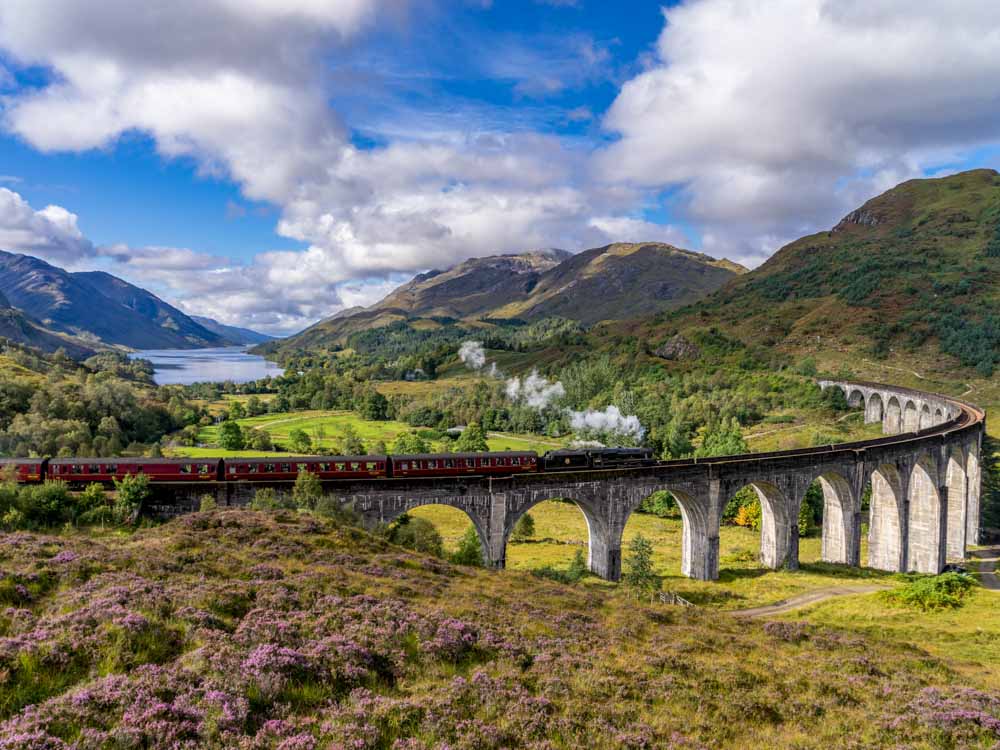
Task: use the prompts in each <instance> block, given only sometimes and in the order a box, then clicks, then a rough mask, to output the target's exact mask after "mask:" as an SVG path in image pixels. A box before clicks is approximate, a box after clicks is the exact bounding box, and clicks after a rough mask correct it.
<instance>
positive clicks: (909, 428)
mask: <svg viewBox="0 0 1000 750" xmlns="http://www.w3.org/2000/svg"><path fill="white" fill-rule="evenodd" d="M918 429H920V412H919V411H918V409H917V405H916V404H915V403H914V402H913V401H907V402H906V405H905V406H904V407H903V432H916V431H917V430H918Z"/></svg>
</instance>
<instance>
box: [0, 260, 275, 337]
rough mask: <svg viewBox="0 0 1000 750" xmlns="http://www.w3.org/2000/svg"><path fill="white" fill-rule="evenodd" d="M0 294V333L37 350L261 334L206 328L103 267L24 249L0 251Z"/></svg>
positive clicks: (213, 323)
mask: <svg viewBox="0 0 1000 750" xmlns="http://www.w3.org/2000/svg"><path fill="white" fill-rule="evenodd" d="M0 296H2V300H3V302H4V305H5V307H4V309H3V310H2V313H3V316H2V318H3V319H2V326H0V335H3V336H6V337H7V338H10V339H12V340H14V341H18V342H20V343H26V344H30V345H33V346H37V347H38V348H40V349H42V350H45V351H52V350H54V349H57V348H60V347H61V348H63V349H65V350H66V351H67V353H69V354H70V355H71V356H86V355H87V354H88V353H92V352H94V351H97V350H100V349H106V348H109V347H127V348H130V349H194V348H204V347H219V346H232V345H234V344H244V343H259V341H260V340H261V339H260V338H256V339H255V340H253V341H251V340H248V337H247V336H246V335H245V334H242V333H241V334H239V335H237V331H236V330H233V331H232V332H231V335H230V334H227V333H226V332H224V331H223V330H222V329H221V328H222V327H221V324H218V323H215V321H210V322H211V323H212V325H213V327H215V326H219V328H216V329H215V330H213V329H212V328H210V327H208V326H207V325H205V324H202V323H200V322H198V321H196V320H194V319H193V318H191V317H190V316H188V315H186V314H185V313H183V312H181V311H180V310H178V309H177V308H176V307H173V306H172V305H169V304H167V303H166V302H164V301H163V300H161V299H160V298H159V297H157V296H156V295H154V294H152V293H151V292H148V291H146V290H145V289H142V288H140V287H137V286H135V285H133V284H130V283H128V282H126V281H123V280H122V279H119V278H117V277H116V276H112V275H111V274H108V273H104V272H103V271H89V272H77V273H72V272H69V271H66V270H64V269H62V268H59V267H57V266H53V265H51V264H49V263H46V262H45V261H43V260H40V259H38V258H34V257H31V256H28V255H18V254H15V253H8V252H2V251H0ZM251 333H252V332H251ZM264 339H265V340H266V337H264Z"/></svg>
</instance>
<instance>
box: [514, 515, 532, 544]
mask: <svg viewBox="0 0 1000 750" xmlns="http://www.w3.org/2000/svg"><path fill="white" fill-rule="evenodd" d="M534 535H535V519H534V518H532V517H531V514H530V513H525V514H524V515H523V516H521V517H520V518H519V519H517V523H516V524H514V530H513V531H511V532H510V540H511V541H512V542H524V541H527V540H528V539H531V538H532V537H533V536H534Z"/></svg>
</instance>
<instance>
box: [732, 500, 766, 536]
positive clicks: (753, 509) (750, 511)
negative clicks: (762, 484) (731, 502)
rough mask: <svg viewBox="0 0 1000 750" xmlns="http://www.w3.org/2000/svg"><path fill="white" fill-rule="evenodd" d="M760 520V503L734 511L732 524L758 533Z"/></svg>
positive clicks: (743, 506)
mask: <svg viewBox="0 0 1000 750" xmlns="http://www.w3.org/2000/svg"><path fill="white" fill-rule="evenodd" d="M760 518H761V510H760V503H759V502H756V503H750V504H748V505H741V506H740V507H739V510H737V511H736V517H735V518H734V519H733V523H735V524H736V525H737V526H744V527H746V528H748V529H753V530H754V531H760Z"/></svg>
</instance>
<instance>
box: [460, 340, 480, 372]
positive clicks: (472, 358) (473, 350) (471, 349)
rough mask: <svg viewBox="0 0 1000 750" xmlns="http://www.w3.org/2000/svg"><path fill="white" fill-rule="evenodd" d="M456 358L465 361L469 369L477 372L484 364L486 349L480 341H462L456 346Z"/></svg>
mask: <svg viewBox="0 0 1000 750" xmlns="http://www.w3.org/2000/svg"><path fill="white" fill-rule="evenodd" d="M458 358H459V359H460V360H462V362H464V363H465V366H466V367H468V368H469V369H470V370H476V371H477V372H478V371H479V370H481V369H483V365H485V364H486V350H485V349H484V348H483V344H482V342H480V341H464V342H462V345H461V346H460V347H458Z"/></svg>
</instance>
